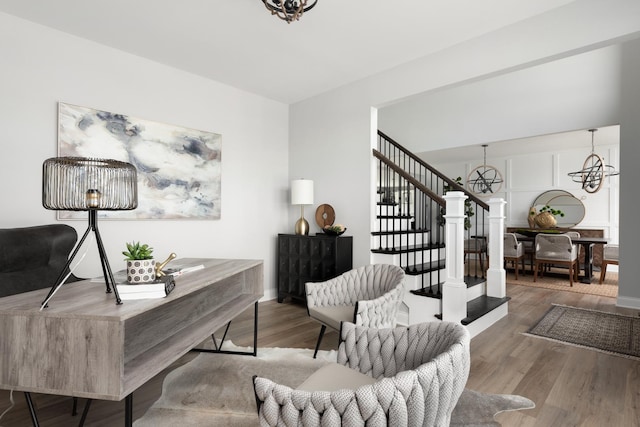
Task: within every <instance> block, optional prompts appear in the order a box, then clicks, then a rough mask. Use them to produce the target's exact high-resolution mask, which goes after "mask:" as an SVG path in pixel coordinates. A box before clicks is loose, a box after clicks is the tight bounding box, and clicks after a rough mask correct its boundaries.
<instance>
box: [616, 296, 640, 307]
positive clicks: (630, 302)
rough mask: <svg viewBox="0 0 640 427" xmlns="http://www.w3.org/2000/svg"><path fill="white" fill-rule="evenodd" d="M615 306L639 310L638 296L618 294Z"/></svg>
mask: <svg viewBox="0 0 640 427" xmlns="http://www.w3.org/2000/svg"><path fill="white" fill-rule="evenodd" d="M616 306H618V307H624V308H635V309H636V310H640V298H633V297H620V296H619V297H618V300H617V301H616Z"/></svg>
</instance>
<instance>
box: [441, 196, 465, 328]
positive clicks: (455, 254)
mask: <svg viewBox="0 0 640 427" xmlns="http://www.w3.org/2000/svg"><path fill="white" fill-rule="evenodd" d="M444 199H445V201H446V202H447V203H446V210H447V213H446V214H445V216H444V218H445V236H446V240H445V242H446V246H445V251H446V258H445V262H446V280H445V282H444V285H443V288H442V320H446V321H449V322H460V321H461V320H462V319H464V318H465V317H467V284H466V283H465V282H464V218H465V216H464V201H465V200H466V199H467V196H465V195H464V193H463V192H461V191H449V192H447V194H446V195H445V196H444Z"/></svg>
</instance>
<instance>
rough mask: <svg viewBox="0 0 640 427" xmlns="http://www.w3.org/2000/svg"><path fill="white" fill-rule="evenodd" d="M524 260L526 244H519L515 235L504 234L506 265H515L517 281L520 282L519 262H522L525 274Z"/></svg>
mask: <svg viewBox="0 0 640 427" xmlns="http://www.w3.org/2000/svg"><path fill="white" fill-rule="evenodd" d="M524 258H525V253H524V244H523V243H522V242H518V238H517V237H516V235H515V233H504V260H505V263H507V262H511V263H513V268H514V270H515V275H516V280H518V270H519V269H520V267H519V266H518V262H522V273H523V274H524V273H525V267H524Z"/></svg>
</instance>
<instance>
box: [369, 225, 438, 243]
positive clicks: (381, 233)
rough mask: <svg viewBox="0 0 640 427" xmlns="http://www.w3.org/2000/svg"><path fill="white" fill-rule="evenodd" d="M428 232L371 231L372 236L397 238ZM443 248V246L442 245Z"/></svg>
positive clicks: (420, 230)
mask: <svg viewBox="0 0 640 427" xmlns="http://www.w3.org/2000/svg"><path fill="white" fill-rule="evenodd" d="M428 232H429V230H428V229H426V228H421V229H417V230H387V231H372V232H371V235H372V236H399V235H403V234H424V233H428ZM443 246H444V245H443Z"/></svg>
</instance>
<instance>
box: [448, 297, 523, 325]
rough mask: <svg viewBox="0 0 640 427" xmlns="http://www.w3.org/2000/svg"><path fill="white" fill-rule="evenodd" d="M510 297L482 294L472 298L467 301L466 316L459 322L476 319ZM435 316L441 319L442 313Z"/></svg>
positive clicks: (467, 322) (465, 322)
mask: <svg viewBox="0 0 640 427" xmlns="http://www.w3.org/2000/svg"><path fill="white" fill-rule="evenodd" d="M510 299H511V297H504V298H497V297H488V296H486V295H483V296H481V297H478V298H476V299H472V300H471V301H469V302H468V303H467V317H465V318H464V319H462V320H461V321H460V323H462V324H463V325H468V324H470V323H471V322H473V321H474V320H478V319H479V318H481V317H482V316H484V315H485V314H487V313H490V312H491V311H493V310H495V309H496V308H498V307H500V306H501V305H502V304H504V303H506V302H508V301H509V300H510ZM436 318H438V319H440V320H442V314H436Z"/></svg>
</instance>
